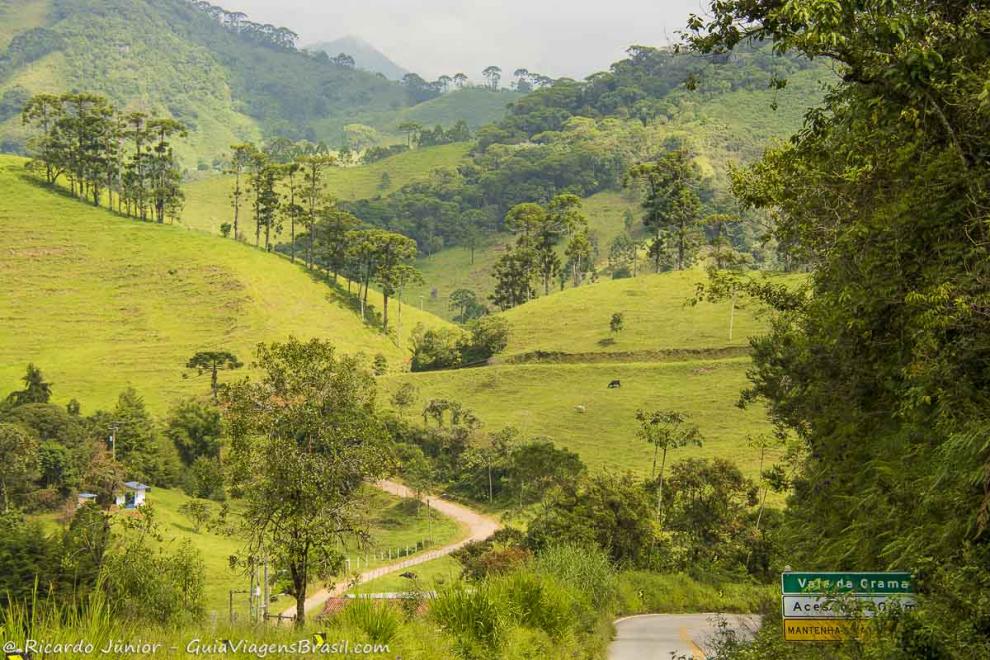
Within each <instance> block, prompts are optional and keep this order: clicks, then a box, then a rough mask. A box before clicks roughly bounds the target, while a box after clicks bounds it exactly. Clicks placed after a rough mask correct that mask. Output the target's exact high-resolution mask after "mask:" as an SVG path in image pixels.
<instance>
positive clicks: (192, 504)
mask: <svg viewBox="0 0 990 660" xmlns="http://www.w3.org/2000/svg"><path fill="white" fill-rule="evenodd" d="M179 513H181V514H182V515H184V516H185V517H186V518H189V520H190V521H192V524H193V531H195V532H196V533H197V534H199V530H201V529H202V528H203V525H205V524H206V523H207V522H209V520H210V515H211V514H210V505H209V504H207V503H206V501H204V500H201V499H199V498H195V497H194V498H190V499H188V500H186V501H185V502H183V503H182V504H181V505H180V506H179Z"/></svg>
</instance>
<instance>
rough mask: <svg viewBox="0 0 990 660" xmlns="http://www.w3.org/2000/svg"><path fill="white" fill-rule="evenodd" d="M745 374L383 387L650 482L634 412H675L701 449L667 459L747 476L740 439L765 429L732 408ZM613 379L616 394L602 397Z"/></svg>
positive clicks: (740, 363) (691, 372)
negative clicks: (459, 408)
mask: <svg viewBox="0 0 990 660" xmlns="http://www.w3.org/2000/svg"><path fill="white" fill-rule="evenodd" d="M546 331H547V332H548V333H549V332H553V329H552V328H547V330H546ZM748 366H749V360H748V359H747V358H736V359H732V360H718V361H716V360H701V361H688V362H667V363H598V364H529V365H499V366H491V367H484V368H478V369H461V370H457V371H444V372H431V373H429V372H428V373H410V374H397V375H395V376H392V377H390V378H389V379H388V381H387V387H389V388H397V387H399V385H401V384H402V383H406V382H409V383H412V384H413V385H415V386H416V387H417V388H418V390H419V399H420V404H421V405H423V404H425V402H427V401H429V400H430V399H433V398H445V399H453V400H456V401H460V402H461V403H462V404H464V405H465V406H467V407H468V408H470V409H471V410H472V411H474V412H475V414H477V415H478V416H479V417H480V418H481V419H482V421H483V422H484V424H485V427H484V428H485V429H486V430H489V431H497V430H498V429H500V428H502V427H503V426H506V425H512V426H515V427H516V428H517V429H519V431H521V432H522V434H523V435H524V436H525V437H527V438H529V437H534V436H546V437H549V438H550V439H552V440H553V441H554V443H556V444H557V445H559V446H562V447H566V448H568V449H570V450H572V451H576V452H577V453H578V454H579V455H580V456H581V459H582V460H583V461H584V462H585V463H586V464H587V465H588V466H589V468H591V469H595V470H597V469H602V468H610V469H615V470H632V471H634V472H637V473H639V474H643V473H646V474H648V473H649V471H650V460H651V459H652V456H653V452H652V451H651V448H650V445H648V444H647V443H646V442H644V441H642V440H640V439H639V438H637V437H636V428H637V425H636V420H635V414H636V410H637V409H638V408H647V409H654V408H664V409H674V410H679V411H681V412H684V413H686V414H688V415H689V416H690V418H691V421H692V422H694V423H696V424H698V426H699V427H700V429H701V432H702V434H703V436H704V438H705V444H704V446H702V447H700V448H695V447H691V448H686V449H684V450H678V451H676V452H675V453H674V457H673V458H675V459H682V458H687V457H692V456H722V457H726V458H732V459H733V460H735V461H736V462H737V463H738V464H739V465H740V467H741V468H743V469H744V470H745V471H746V472H747V473H750V474H753V473H754V472H756V468H757V465H758V461H759V453H758V452H757V451H756V450H752V449H749V448H748V447H747V445H746V436H747V435H748V434H758V433H761V432H765V431H767V430H768V426H767V422H766V417H765V414H764V412H763V411H762V410H761V409H759V408H752V409H749V410H740V409H739V408H736V406H735V402H736V400H737V399H738V398H739V392H740V390H741V389H742V388H743V387H744V386H745V385H746V382H747V381H746V369H747V368H748ZM615 379H619V380H620V381H621V382H622V387H621V388H616V389H609V388H608V384H609V383H610V382H611V381H612V380H615ZM579 407H580V408H579ZM582 410H583V412H582Z"/></svg>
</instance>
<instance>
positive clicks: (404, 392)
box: [389, 383, 419, 413]
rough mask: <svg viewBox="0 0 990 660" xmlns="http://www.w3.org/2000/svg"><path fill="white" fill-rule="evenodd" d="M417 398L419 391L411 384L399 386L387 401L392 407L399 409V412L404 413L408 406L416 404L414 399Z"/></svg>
mask: <svg viewBox="0 0 990 660" xmlns="http://www.w3.org/2000/svg"><path fill="white" fill-rule="evenodd" d="M418 396H419V390H417V389H416V386H415V385H413V384H412V383H403V384H402V385H400V386H399V389H397V390H396V391H395V393H394V394H393V395H392V397H391V398H390V399H389V401H391V403H392V405H393V406H395V407H396V408H398V409H399V411H400V412H403V413H404V412H405V411H406V409H407V408H409V406H411V405H413V404H414V403H416V399H417V397H418Z"/></svg>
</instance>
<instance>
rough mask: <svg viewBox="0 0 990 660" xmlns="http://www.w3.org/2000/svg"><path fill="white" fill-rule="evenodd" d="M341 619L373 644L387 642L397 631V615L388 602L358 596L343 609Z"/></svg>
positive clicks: (398, 623) (398, 622)
mask: <svg viewBox="0 0 990 660" xmlns="http://www.w3.org/2000/svg"><path fill="white" fill-rule="evenodd" d="M343 619H344V621H345V622H346V623H348V624H350V625H352V626H354V627H355V628H357V629H358V630H360V631H361V632H363V633H364V634H365V635H367V636H368V639H369V640H370V641H371V642H373V643H375V644H388V643H390V642H391V641H392V640H393V639H394V638H395V635H396V634H397V633H398V632H399V626H400V623H401V622H400V621H399V615H398V613H397V612H396V610H395V608H394V607H392V606H391V605H390V604H389V603H376V602H375V601H373V600H371V599H369V598H358V599H357V600H356V601H354V602H353V603H349V604H348V606H347V607H346V608H345V609H344V613H343Z"/></svg>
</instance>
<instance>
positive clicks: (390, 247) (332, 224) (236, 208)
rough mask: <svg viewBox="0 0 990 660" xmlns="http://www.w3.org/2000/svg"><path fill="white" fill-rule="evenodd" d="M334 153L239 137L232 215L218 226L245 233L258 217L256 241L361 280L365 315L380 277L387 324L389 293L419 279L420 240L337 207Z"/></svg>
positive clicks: (232, 168)
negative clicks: (330, 183) (331, 184)
mask: <svg viewBox="0 0 990 660" xmlns="http://www.w3.org/2000/svg"><path fill="white" fill-rule="evenodd" d="M336 163H337V157H336V156H335V155H334V154H332V153H330V152H329V151H327V150H326V149H325V148H323V147H320V146H317V145H312V144H310V143H306V142H303V143H291V142H288V141H284V140H282V141H276V142H273V143H271V144H269V145H267V146H266V147H264V148H258V147H256V146H255V145H253V144H240V145H234V146H233V147H232V148H231V157H230V160H229V163H228V168H227V172H228V173H229V174H231V175H232V176H233V182H234V187H233V190H232V191H231V193H230V203H231V211H232V221H231V222H229V223H227V222H225V223H223V224H222V225H221V227H220V230H221V233H222V234H223V235H224V236H231V235H233V236H234V237H235V238H237V239H238V240H242V239H243V238H244V235H245V232H244V229H245V227H244V224H245V220H247V219H248V218H250V219H251V220H252V222H253V232H252V233H253V234H254V244H255V246H256V247H262V246H263V247H264V249H265V250H268V251H271V250H273V249H275V247H276V242H277V241H278V239H279V238H280V237H282V236H283V235H284V234H286V233H287V234H288V235H287V236H286V238H287V242H286V243H284V244H283V245H279V247H278V249H279V250H280V251H281V252H283V253H285V254H287V255H288V257H289V259H290V260H291V261H293V262H295V261H296V259H297V257H301V258H302V260H303V261H304V263H305V265H306V267H307V268H310V269H314V270H318V269H323V270H324V271H325V272H326V274H327V276H328V277H331V278H332V279H333V281H334V282H335V283H336V282H337V281H338V280H339V278H340V276H344V277H346V278H347V286H348V290H350V288H351V285H352V282H356V283H357V284H358V290H357V296H358V301H359V303H360V306H361V315H362V318H364V317H365V314H366V309H367V303H368V292H369V289H370V286H371V285H372V284H376V285H377V286H378V287H379V289H380V291H381V293H382V296H383V309H382V326H383V328H384V329H385V330H388V327H389V301H390V300H391V299H392V298H394V297H395V296H397V295H401V293H402V290H403V289H404V288H405V287H406V286H408V285H412V284H415V283H418V282H420V281H421V279H422V278H421V275H420V274H419V271H418V270H417V269H416V268H415V267H414V266H413V265H412V264H413V261H414V260H415V258H416V255H417V249H416V242H415V241H414V240H413V239H411V238H408V237H406V236H403V235H402V234H400V233H397V232H394V231H389V230H386V229H379V228H376V227H368V226H367V225H365V224H364V223H362V222H361V221H360V220H359V219H358V218H357V217H355V216H354V215H352V214H351V213H348V212H347V211H345V210H343V209H341V208H339V207H338V205H337V203H336V201H335V200H334V198H333V196H332V195H331V194H330V192H329V191H328V190H327V185H326V177H325V175H326V172H327V170H328V169H329V168H330V167H333V166H334V165H335V164H336Z"/></svg>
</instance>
